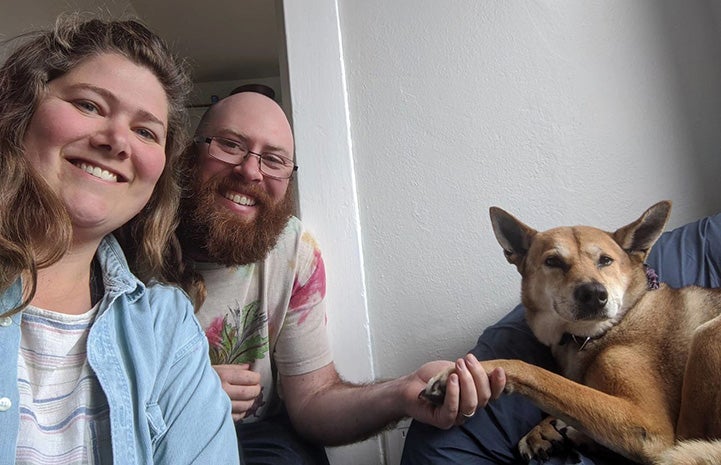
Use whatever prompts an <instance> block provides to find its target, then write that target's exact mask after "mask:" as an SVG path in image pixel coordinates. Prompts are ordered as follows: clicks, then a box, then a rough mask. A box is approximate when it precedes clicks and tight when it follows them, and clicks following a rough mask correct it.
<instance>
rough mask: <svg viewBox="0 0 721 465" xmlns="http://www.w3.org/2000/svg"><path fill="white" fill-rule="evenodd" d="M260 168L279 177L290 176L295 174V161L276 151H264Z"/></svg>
mask: <svg viewBox="0 0 721 465" xmlns="http://www.w3.org/2000/svg"><path fill="white" fill-rule="evenodd" d="M260 168H261V170H260V171H261V172H262V173H263V174H267V175H268V176H274V177H277V178H289V177H290V175H291V174H293V162H291V161H290V160H288V159H287V158H285V157H283V156H281V155H277V154H275V153H264V154H263V155H262V156H261V160H260Z"/></svg>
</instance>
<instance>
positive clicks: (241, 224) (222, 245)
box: [178, 178, 294, 266]
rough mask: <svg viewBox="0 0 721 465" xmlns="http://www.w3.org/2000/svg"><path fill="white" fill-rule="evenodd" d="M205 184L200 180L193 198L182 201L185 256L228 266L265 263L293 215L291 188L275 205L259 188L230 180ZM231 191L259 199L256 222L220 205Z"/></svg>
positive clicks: (181, 237)
mask: <svg viewBox="0 0 721 465" xmlns="http://www.w3.org/2000/svg"><path fill="white" fill-rule="evenodd" d="M201 184H202V181H200V180H199V179H197V178H196V180H195V181H194V183H193V186H192V191H191V195H190V197H186V198H183V199H182V201H181V209H180V212H181V217H180V228H179V230H178V236H179V238H180V241H181V244H182V246H183V253H185V254H187V253H188V251H189V250H196V251H198V252H200V254H201V255H205V257H204V258H207V260H208V261H211V262H214V263H220V264H223V265H227V266H235V265H246V264H248V263H255V262H257V261H260V260H262V259H264V258H265V256H266V255H267V254H268V252H269V251H270V250H271V249H272V248H273V247H274V246H275V244H276V243H277V241H278V237H279V236H280V234H281V233H282V231H283V229H284V228H285V225H286V224H287V223H288V219H289V218H290V216H291V215H292V213H293V205H294V202H293V195H292V194H291V189H290V186H289V188H288V190H287V191H286V195H285V197H283V200H281V201H280V202H279V203H277V204H273V201H272V199H271V198H270V196H269V195H268V194H266V193H265V192H264V191H262V190H261V189H259V188H258V187H257V186H255V185H249V184H240V183H237V182H234V181H233V180H232V179H229V178H222V179H218V180H214V179H211V180H209V181H207V182H206V183H205V184H204V185H201ZM229 190H230V191H235V192H241V193H243V194H245V195H247V196H248V197H252V198H254V199H255V201H256V204H255V207H254V208H255V209H256V210H257V213H256V215H255V217H254V218H253V219H252V220H246V219H243V218H241V217H240V216H238V214H236V213H234V212H233V211H231V210H229V209H227V208H223V207H221V206H218V205H217V204H216V201H217V196H219V195H222V193H224V192H228V191H229Z"/></svg>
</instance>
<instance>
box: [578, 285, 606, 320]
mask: <svg viewBox="0 0 721 465" xmlns="http://www.w3.org/2000/svg"><path fill="white" fill-rule="evenodd" d="M573 297H574V298H575V299H576V302H577V304H578V308H579V315H578V317H579V318H581V319H584V318H594V317H597V316H598V315H599V313H600V311H601V310H603V308H604V307H605V306H606V303H607V302H608V291H607V290H606V287H605V286H604V285H603V284H601V283H597V282H593V283H584V284H581V285H580V286H578V287H577V288H576V290H575V291H574V293H573Z"/></svg>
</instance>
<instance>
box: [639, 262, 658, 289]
mask: <svg viewBox="0 0 721 465" xmlns="http://www.w3.org/2000/svg"><path fill="white" fill-rule="evenodd" d="M643 266H644V268H646V289H648V290H649V291H653V290H654V289H658V275H657V274H656V270H654V269H653V268H651V267H650V266H648V265H647V264H645V263H644V265H643Z"/></svg>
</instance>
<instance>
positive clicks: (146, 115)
mask: <svg viewBox="0 0 721 465" xmlns="http://www.w3.org/2000/svg"><path fill="white" fill-rule="evenodd" d="M70 87H71V88H73V89H88V90H91V91H93V92H95V93H96V94H99V95H102V96H103V97H105V98H106V99H108V100H112V101H113V102H118V100H119V99H118V97H117V96H116V95H115V94H114V93H112V92H110V91H109V90H108V89H105V88H104V87H98V86H96V85H93V84H88V83H79V84H73V85H72V86H70ZM136 113H137V114H138V115H140V117H141V118H142V119H144V120H148V121H151V122H153V123H156V124H159V125H160V126H162V127H163V130H165V123H164V122H163V120H162V119H160V118H159V117H157V116H156V115H154V114H153V113H151V112H149V111H148V110H145V109H142V108H138V109H137V110H136Z"/></svg>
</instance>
